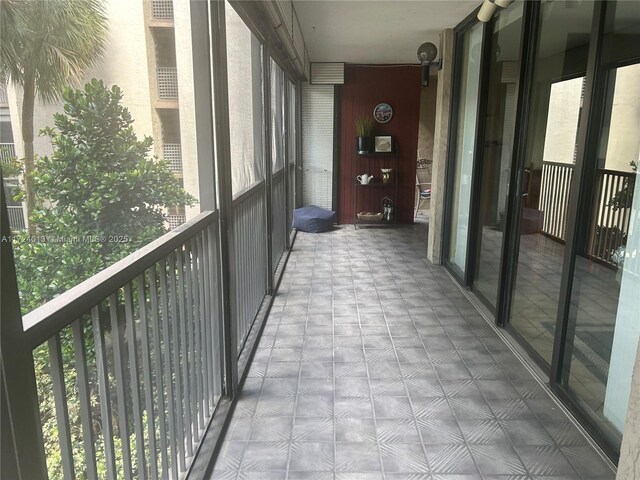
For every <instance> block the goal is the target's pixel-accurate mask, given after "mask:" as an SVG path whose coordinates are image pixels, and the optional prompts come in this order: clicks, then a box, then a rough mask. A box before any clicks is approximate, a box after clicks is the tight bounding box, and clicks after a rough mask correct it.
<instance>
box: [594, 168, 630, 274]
mask: <svg viewBox="0 0 640 480" xmlns="http://www.w3.org/2000/svg"><path fill="white" fill-rule="evenodd" d="M596 178H597V180H596V197H595V198H596V203H595V204H594V212H593V220H592V225H591V232H590V238H589V247H588V249H589V256H590V258H592V259H595V260H599V261H601V262H604V263H606V264H607V265H611V266H616V265H617V264H618V258H621V257H620V256H621V255H624V250H625V247H626V245H627V240H628V236H629V226H630V223H631V218H632V210H631V204H632V203H633V191H634V186H635V181H636V173H635V172H621V171H619V170H607V169H601V170H598V172H597V176H596Z"/></svg>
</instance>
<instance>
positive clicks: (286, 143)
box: [282, 75, 291, 250]
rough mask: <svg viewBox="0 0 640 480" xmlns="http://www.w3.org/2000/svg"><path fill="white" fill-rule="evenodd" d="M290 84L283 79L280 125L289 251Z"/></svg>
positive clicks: (286, 239) (285, 235)
mask: <svg viewBox="0 0 640 480" xmlns="http://www.w3.org/2000/svg"><path fill="white" fill-rule="evenodd" d="M289 86H290V83H289V80H288V79H287V78H286V75H285V79H284V86H283V92H282V93H283V95H284V116H283V118H282V123H283V125H284V209H285V212H284V241H285V248H286V249H287V250H289V249H290V248H291V237H290V235H289V212H290V209H291V198H290V195H289V193H290V187H289V180H290V179H289V161H290V158H289V150H290V148H289V142H290V141H291V131H290V129H289V127H290V126H291V119H290V118H289V116H290V114H291V108H290V103H289V102H291V95H290V93H291V92H290V88H289Z"/></svg>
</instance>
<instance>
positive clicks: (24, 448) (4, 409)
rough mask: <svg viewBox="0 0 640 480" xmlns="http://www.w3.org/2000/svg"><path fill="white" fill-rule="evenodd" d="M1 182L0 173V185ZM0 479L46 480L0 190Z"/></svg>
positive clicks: (30, 365) (31, 369) (30, 357)
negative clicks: (0, 438)
mask: <svg viewBox="0 0 640 480" xmlns="http://www.w3.org/2000/svg"><path fill="white" fill-rule="evenodd" d="M2 183H3V179H2V174H1V173H0V185H1V184H2ZM0 190H1V192H0V196H1V202H0V235H1V237H0V255H1V257H0V268H1V270H2V272H1V275H0V278H1V280H0V298H2V305H1V307H0V319H1V320H0V377H1V378H0V383H1V384H2V387H1V392H0V410H1V417H0V422H1V425H0V431H1V432H2V450H1V452H0V455H1V458H2V462H1V468H0V476H1V477H2V478H7V479H9V478H15V479H19V480H38V479H46V478H47V466H46V459H45V453H44V444H43V440H42V438H43V437H42V425H41V423H40V412H39V408H38V391H37V387H36V376H35V370H34V366H33V353H32V351H31V348H29V346H28V344H27V342H25V336H24V332H23V328H22V315H21V313H20V299H19V296H18V284H17V281H16V270H15V264H14V259H13V249H12V247H11V241H10V235H11V232H10V231H9V216H8V215H7V202H6V199H5V194H4V189H0Z"/></svg>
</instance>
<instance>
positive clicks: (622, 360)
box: [560, 2, 640, 446]
mask: <svg viewBox="0 0 640 480" xmlns="http://www.w3.org/2000/svg"><path fill="white" fill-rule="evenodd" d="M606 7H607V10H606V16H605V25H606V30H605V35H604V37H603V39H602V56H601V64H600V66H599V71H600V75H602V79H603V82H602V87H601V89H600V91H601V95H602V101H601V103H600V104H596V105H594V109H595V108H597V109H598V111H599V112H602V113H601V122H600V124H599V125H596V129H597V131H595V132H593V136H594V137H595V138H597V139H598V141H597V143H596V144H595V145H594V150H593V151H592V152H589V151H587V155H585V159H584V161H585V162H588V164H587V165H586V167H587V168H586V169H585V171H586V175H585V176H584V177H585V182H584V185H583V186H582V188H583V189H584V190H585V191H590V192H591V195H590V196H589V197H588V198H587V199H585V202H584V205H583V208H582V209H581V211H579V216H581V217H583V218H579V222H578V228H577V230H576V231H577V234H576V238H575V241H574V243H575V245H576V248H575V252H576V255H575V267H574V269H573V272H571V273H570V278H571V285H572V289H571V291H570V304H569V313H568V319H567V322H568V323H567V335H566V339H565V343H564V349H563V350H562V351H563V358H562V359H561V365H562V372H561V376H560V382H561V385H562V387H563V388H564V389H565V390H566V391H567V393H568V394H569V395H570V396H571V397H572V398H573V399H574V401H575V402H576V403H578V405H579V406H580V407H581V409H582V411H583V412H584V413H585V414H586V415H587V416H589V417H591V418H592V419H593V420H594V422H595V423H597V424H598V425H599V426H600V430H601V431H603V432H604V433H605V435H606V436H607V437H608V440H609V441H610V442H611V443H613V444H614V445H615V446H619V444H620V441H621V433H622V430H623V427H624V421H625V417H626V412H627V406H628V401H629V392H630V389H631V374H632V371H633V366H634V364H635V358H636V351H637V348H638V340H639V338H640V321H639V319H640V313H639V312H640V181H638V164H639V161H640V87H639V86H640V41H639V40H640V6H639V5H638V3H637V2H617V3H609V4H607V5H606ZM581 212H582V213H581Z"/></svg>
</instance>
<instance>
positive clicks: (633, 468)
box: [616, 352, 640, 480]
mask: <svg viewBox="0 0 640 480" xmlns="http://www.w3.org/2000/svg"><path fill="white" fill-rule="evenodd" d="M639 353H640V352H638V353H636V364H635V367H634V369H633V376H632V378H631V396H630V397H629V409H628V410H627V420H626V422H625V425H624V434H623V436H622V446H621V447H620V461H619V462H618V474H617V475H616V480H638V479H640V355H639Z"/></svg>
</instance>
